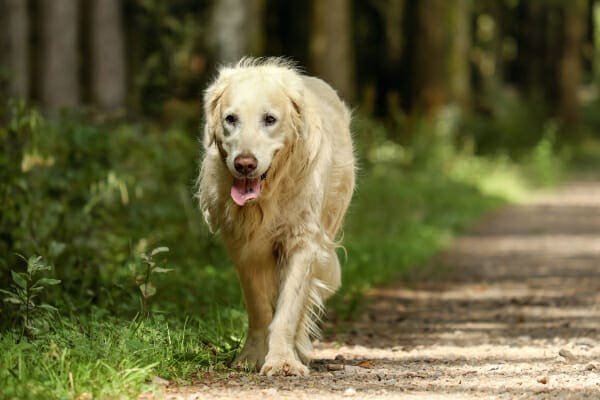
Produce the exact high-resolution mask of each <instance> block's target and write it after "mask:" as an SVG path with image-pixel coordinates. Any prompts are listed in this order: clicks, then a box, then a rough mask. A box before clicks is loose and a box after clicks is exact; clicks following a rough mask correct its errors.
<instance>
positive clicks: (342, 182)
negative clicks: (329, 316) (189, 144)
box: [197, 59, 354, 375]
mask: <svg viewBox="0 0 600 400" xmlns="http://www.w3.org/2000/svg"><path fill="white" fill-rule="evenodd" d="M242 79H243V80H245V79H250V80H251V79H268V80H269V81H270V82H272V83H273V85H274V86H273V87H276V88H277V93H278V94H277V96H276V97H275V98H276V99H277V100H276V101H277V105H278V106H280V107H284V108H285V109H286V113H285V117H284V118H283V120H282V121H281V124H282V125H281V127H280V132H278V135H280V136H281V137H280V139H281V141H282V147H281V149H280V150H278V151H277V152H276V153H275V154H274V156H273V158H272V161H271V164H270V168H269V170H268V175H267V179H266V180H265V181H264V183H263V190H262V192H261V194H260V196H259V198H258V199H256V200H255V201H252V202H250V203H248V204H246V205H244V206H243V207H240V206H238V205H236V204H235V203H234V202H233V201H232V199H231V197H230V188H231V185H232V174H231V172H230V169H228V168H227V166H226V164H225V162H224V156H226V154H224V152H225V150H224V149H223V140H224V139H223V126H222V119H223V116H222V115H221V114H222V110H223V107H224V106H225V105H224V104H222V103H223V102H224V99H225V98H230V99H231V98H232V97H231V96H236V87H237V86H238V85H237V84H236V82H239V81H241V80H242ZM269 87H270V86H269ZM279 93H281V95H279ZM256 96H260V93H257V94H256ZM205 114H206V124H205V130H204V146H205V156H204V159H203V161H202V165H201V170H200V176H199V179H198V194H197V197H198V199H199V202H200V207H201V209H202V211H203V213H204V216H205V219H206V221H207V223H208V224H209V226H210V227H211V228H212V229H213V230H216V231H218V232H219V234H220V236H221V238H222V239H223V241H224V243H225V245H226V248H227V250H228V252H229V254H230V256H231V258H232V260H233V262H234V264H235V267H236V270H237V272H238V276H239V278H240V283H241V286H242V289H243V291H244V298H245V303H246V307H247V309H248V318H249V332H248V336H247V339H246V343H245V346H244V348H243V350H242V352H241V354H240V356H239V357H238V359H237V360H236V362H237V364H238V365H239V366H244V365H245V366H250V367H255V368H257V369H259V370H260V371H261V373H263V374H266V375H286V374H291V375H304V374H307V373H308V369H307V367H306V364H307V363H308V361H309V357H310V352H311V350H312V346H311V338H312V337H315V336H317V335H318V321H319V318H320V316H321V315H322V312H323V302H324V301H325V300H326V299H327V298H328V297H329V296H330V295H331V294H332V293H333V292H334V291H335V290H336V289H337V288H338V287H339V285H340V279H341V271H340V264H339V261H338V258H337V255H336V253H335V249H336V247H337V246H338V243H337V241H336V239H337V235H338V233H339V231H340V228H341V226H342V221H343V217H344V214H345V212H346V210H347V207H348V205H349V203H350V199H351V197H352V192H353V190H354V156H353V149H352V141H351V135H350V130H349V125H350V112H349V110H348V108H347V107H346V106H345V105H344V104H343V102H342V101H341V100H340V99H339V97H338V96H337V94H336V93H335V92H334V91H333V89H331V88H330V87H329V85H327V84H326V83H324V82H323V81H321V80H319V79H317V78H311V77H307V76H304V75H302V74H300V73H299V72H298V71H297V70H296V69H295V68H294V67H293V66H292V65H290V64H289V63H287V62H286V61H283V60H281V59H266V60H255V59H244V60H242V61H241V62H240V63H238V64H237V65H236V66H233V67H226V68H223V69H221V70H220V72H219V75H218V77H217V78H216V80H215V81H214V82H213V83H212V84H211V85H210V86H209V88H208V89H207V90H206V93H205Z"/></svg>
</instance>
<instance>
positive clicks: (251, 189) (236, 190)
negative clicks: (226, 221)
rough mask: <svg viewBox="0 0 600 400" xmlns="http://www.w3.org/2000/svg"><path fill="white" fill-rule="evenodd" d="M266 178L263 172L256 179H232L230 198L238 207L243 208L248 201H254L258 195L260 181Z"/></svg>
mask: <svg viewBox="0 0 600 400" xmlns="http://www.w3.org/2000/svg"><path fill="white" fill-rule="evenodd" d="M266 178H267V173H266V172H265V173H264V174H262V175H261V176H260V177H258V178H247V177H244V178H235V177H234V178H233V185H232V186H231V198H232V199H233V201H234V202H235V204H237V205H238V206H243V205H244V204H246V202H248V201H249V200H254V199H256V198H257V197H258V196H259V195H260V191H261V190H262V181H264V180H265V179H266Z"/></svg>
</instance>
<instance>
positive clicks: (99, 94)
mask: <svg viewBox="0 0 600 400" xmlns="http://www.w3.org/2000/svg"><path fill="white" fill-rule="evenodd" d="M90 11H91V18H90V20H91V35H90V36H91V61H92V63H91V71H92V80H91V84H92V97H93V101H94V103H95V104H97V105H98V106H99V107H100V108H102V109H104V110H107V111H112V110H116V109H119V108H122V107H123V106H124V105H125V97H126V69H125V49H124V47H125V37H124V32H123V17H122V1H121V0H92V1H91V4H90Z"/></svg>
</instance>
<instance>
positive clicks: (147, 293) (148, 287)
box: [140, 282, 156, 299]
mask: <svg viewBox="0 0 600 400" xmlns="http://www.w3.org/2000/svg"><path fill="white" fill-rule="evenodd" d="M140 290H141V291H142V296H144V298H146V299H147V298H148V297H152V296H154V295H155V294H156V288H155V287H154V285H153V284H152V283H150V282H148V283H142V284H141V285H140Z"/></svg>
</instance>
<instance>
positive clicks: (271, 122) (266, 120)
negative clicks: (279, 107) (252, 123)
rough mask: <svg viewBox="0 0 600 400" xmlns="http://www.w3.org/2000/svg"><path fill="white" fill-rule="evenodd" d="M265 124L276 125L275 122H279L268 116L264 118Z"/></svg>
mask: <svg viewBox="0 0 600 400" xmlns="http://www.w3.org/2000/svg"><path fill="white" fill-rule="evenodd" d="M264 122H265V125H266V126H271V125H275V122H277V118H275V117H274V116H272V115H271V114H266V115H265V117H264Z"/></svg>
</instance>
